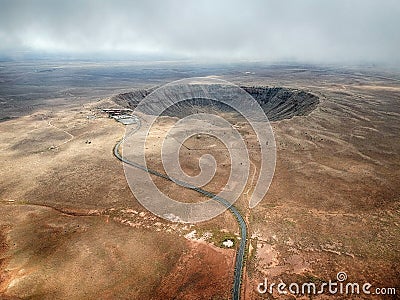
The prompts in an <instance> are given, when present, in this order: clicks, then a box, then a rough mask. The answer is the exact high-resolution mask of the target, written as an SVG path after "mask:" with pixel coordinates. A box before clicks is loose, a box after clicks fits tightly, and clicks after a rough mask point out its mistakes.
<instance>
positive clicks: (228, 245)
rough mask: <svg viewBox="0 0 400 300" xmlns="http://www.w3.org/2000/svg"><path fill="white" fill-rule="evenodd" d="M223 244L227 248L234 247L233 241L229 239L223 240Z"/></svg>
mask: <svg viewBox="0 0 400 300" xmlns="http://www.w3.org/2000/svg"><path fill="white" fill-rule="evenodd" d="M222 245H224V246H225V247H226V248H232V247H233V241H232V240H230V239H228V240H225V241H223V242H222Z"/></svg>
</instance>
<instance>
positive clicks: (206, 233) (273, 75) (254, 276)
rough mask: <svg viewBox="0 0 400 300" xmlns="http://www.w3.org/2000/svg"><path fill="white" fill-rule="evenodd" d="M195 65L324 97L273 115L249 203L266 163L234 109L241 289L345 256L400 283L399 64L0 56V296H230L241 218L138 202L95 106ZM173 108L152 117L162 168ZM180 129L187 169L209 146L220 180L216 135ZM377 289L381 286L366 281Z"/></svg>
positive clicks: (354, 276) (390, 283) (154, 162)
mask: <svg viewBox="0 0 400 300" xmlns="http://www.w3.org/2000/svg"><path fill="white" fill-rule="evenodd" d="M192 76H215V77H217V78H221V79H225V80H228V81H230V82H233V83H236V84H238V85H241V86H247V87H250V86H268V87H285V88H290V89H298V90H302V91H306V92H309V93H312V94H313V95H316V96H317V97H319V104H318V105H317V106H316V107H315V108H314V109H313V110H312V111H310V112H308V113H307V114H306V115H302V116H294V117H292V118H290V119H283V120H279V121H272V122H271V124H272V128H273V130H274V135H275V140H276V145H277V161H276V169H275V175H274V178H273V181H272V184H271V186H270V189H269V191H268V193H267V195H266V196H265V197H264V199H263V200H262V201H261V203H260V204H259V205H258V206H257V207H255V208H254V209H249V208H248V207H247V201H248V197H249V192H251V189H252V187H253V184H254V182H253V179H254V177H256V176H255V175H256V174H257V172H258V168H259V154H258V153H257V144H256V141H255V139H254V138H253V133H252V131H251V130H250V128H249V127H248V125H247V124H246V123H244V122H241V120H237V122H236V126H237V127H238V130H239V131H240V132H241V133H242V134H243V136H245V137H246V139H247V141H248V146H249V149H250V154H251V155H250V158H251V170H250V171H251V174H254V176H251V177H250V178H249V180H248V182H247V187H246V189H245V193H243V195H242V196H241V197H240V199H239V200H238V202H237V204H236V205H237V206H238V208H239V209H240V211H241V212H242V214H243V215H244V216H245V218H246V222H247V225H248V229H249V240H248V250H247V252H246V258H247V259H246V265H245V270H244V274H245V275H244V278H243V288H242V297H243V298H244V299H273V298H279V299H281V298H282V299H283V298H285V297H283V296H281V295H277V294H276V293H275V294H272V295H268V294H267V295H260V294H259V293H258V292H257V285H258V283H260V282H262V281H263V280H264V278H268V279H269V280H271V281H274V282H277V283H279V282H280V281H284V282H298V283H302V282H310V281H311V282H315V283H322V282H327V281H328V280H330V279H331V280H334V279H336V274H337V273H338V272H346V273H347V275H348V277H349V280H351V281H352V282H360V283H363V282H369V283H371V284H372V285H373V286H376V287H395V288H397V290H398V288H399V286H400V282H399V278H400V274H399V273H400V266H399V261H400V253H399V251H400V245H399V241H400V206H399V203H400V196H399V195H400V193H399V191H400V159H399V154H400V135H399V132H400V105H399V95H400V75H399V73H398V72H396V71H388V70H379V71H378V70H375V69H374V68H372V67H370V68H366V67H363V68H361V67H360V68H340V69H338V68H335V67H316V66H296V65H294V66H287V65H275V66H267V65H266V66H263V65H256V64H254V65H253V64H247V65H246V64H238V65H231V66H228V67H227V66H198V65H180V64H173V65H168V64H162V63H160V64H157V65H151V64H148V65H137V64H132V65H129V64H122V63H120V64H119V65H117V66H115V65H99V64H95V63H93V64H86V65H83V66H78V65H74V64H71V65H62V66H61V65H60V64H58V63H54V64H52V65H46V66H43V65H41V64H38V65H34V64H32V65H30V64H28V65H20V66H14V65H12V64H11V63H4V64H2V68H1V72H0V79H1V82H0V88H1V90H0V97H1V99H0V101H1V106H2V109H1V118H2V121H1V123H0V147H1V152H0V157H1V162H2V166H1V168H0V200H1V203H0V207H1V210H0V230H1V231H0V297H1V298H2V299H116V298H118V299H229V298H230V297H231V288H232V282H233V268H234V260H235V249H227V248H225V247H223V246H222V242H223V241H224V240H225V239H226V238H230V239H232V240H237V238H238V236H239V228H238V226H237V223H236V221H235V219H234V218H233V217H232V216H231V215H230V214H229V212H225V213H224V214H222V215H220V216H219V217H217V218H215V219H213V220H211V221H207V222H204V223H199V224H180V223H172V222H168V221H166V220H164V219H161V218H158V217H156V216H154V215H152V214H151V213H150V212H148V211H147V210H145V209H144V208H143V207H142V206H141V205H140V203H139V202H138V201H137V200H136V199H135V198H134V196H133V195H132V193H131V191H130V189H129V186H128V184H127V182H126V179H125V175H124V170H123V167H122V164H121V162H120V161H118V160H117V159H116V158H115V157H114V156H113V152H112V150H113V147H114V145H115V143H116V142H117V141H118V140H120V139H121V138H122V136H123V135H124V133H125V128H124V125H122V124H120V123H118V122H116V121H115V120H113V119H110V118H108V116H107V115H106V114H104V113H102V109H103V108H116V107H119V104H120V103H116V102H115V101H114V99H115V98H113V96H115V95H118V94H120V93H126V92H129V91H132V90H135V89H146V88H152V87H154V86H160V85H162V84H163V83H167V82H170V81H173V80H176V79H180V78H185V77H192ZM227 118H228V119H229V118H230V116H227ZM174 121H176V118H173V117H162V118H160V119H159V122H157V124H156V126H155V127H154V131H152V133H153V135H152V136H150V138H149V144H148V163H149V166H151V167H152V168H154V169H157V170H159V171H162V166H161V165H160V160H159V149H160V144H159V143H160V142H159V140H162V139H160V137H162V135H163V132H164V133H165V131H166V129H167V128H168V127H169V126H170V125H171V124H172V123H173V122H174ZM233 122H235V120H234V121H233ZM187 143H188V144H187V146H188V147H187V148H186V149H187V150H185V151H182V152H181V163H182V167H183V169H184V170H185V171H187V173H188V174H191V175H194V174H196V173H197V172H198V171H199V170H198V165H197V162H198V161H197V158H198V157H199V156H200V155H201V154H203V153H205V152H207V153H211V154H213V155H214V156H215V158H216V160H217V162H218V169H217V173H216V176H215V178H214V179H213V181H212V182H210V183H209V185H208V186H207V189H209V190H210V191H214V192H217V191H218V190H219V189H220V188H221V186H223V184H224V183H225V178H226V175H227V174H228V173H227V172H229V168H228V167H229V160H227V158H226V155H225V154H224V152H223V151H221V147H214V148H213V147H208V146H209V145H216V144H217V145H218V141H215V140H214V139H213V138H211V137H207V136H200V137H196V138H193V139H191V140H188V141H187ZM193 145H194V147H192V146H193ZM252 146H254V147H252ZM200 148H201V149H200ZM215 148H217V149H218V150H215ZM252 148H253V149H254V150H251V149H252ZM191 149H194V150H191ZM213 149H214V150H213ZM154 180H155V182H156V184H157V185H158V186H159V187H160V189H161V190H163V191H164V192H165V193H166V194H169V195H178V196H179V197H178V198H177V199H178V200H182V201H184V200H185V199H192V200H193V201H197V200H201V198H200V197H199V196H198V195H196V193H194V192H193V191H190V190H185V189H184V188H182V187H179V186H177V185H174V184H172V183H169V182H165V181H163V180H162V179H158V178H154ZM234 248H235V247H234ZM324 297H327V296H326V295H319V296H315V297H313V298H315V299H324ZM341 297H342V298H343V296H339V295H337V296H336V298H341ZM374 297H376V299H381V298H382V296H369V298H371V299H374ZM391 297H392V298H393V299H394V298H395V296H391ZM286 298H287V299H292V298H293V297H292V298H290V296H286ZM298 298H300V299H301V298H304V299H308V298H309V297H308V296H303V297H301V296H300V297H298ZM330 298H335V296H331V297H330ZM387 298H388V299H390V296H387Z"/></svg>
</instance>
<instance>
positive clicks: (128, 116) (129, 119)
mask: <svg viewBox="0 0 400 300" xmlns="http://www.w3.org/2000/svg"><path fill="white" fill-rule="evenodd" d="M103 112H105V113H108V117H109V118H113V119H114V120H116V121H118V122H120V123H122V124H124V125H131V124H135V123H137V121H138V118H137V117H136V116H134V115H132V112H133V111H132V109H129V108H109V109H103Z"/></svg>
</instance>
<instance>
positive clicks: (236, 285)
mask: <svg viewBox="0 0 400 300" xmlns="http://www.w3.org/2000/svg"><path fill="white" fill-rule="evenodd" d="M140 126H141V122H140V119H139V118H138V119H137V127H136V128H135V129H134V130H132V131H131V132H130V133H129V136H130V135H132V134H134V133H135V132H136V131H138V130H139V128H140ZM123 141H124V139H122V140H120V141H119V142H118V143H117V144H116V145H115V146H114V155H115V157H117V158H118V159H119V160H120V161H122V162H124V163H126V164H128V165H131V166H133V167H135V168H139V169H141V170H143V171H146V172H148V173H150V174H153V175H156V176H159V177H162V178H164V179H166V180H169V181H172V182H175V183H176V182H178V183H179V184H181V185H182V186H184V187H185V188H188V189H191V190H194V191H196V192H198V193H200V194H202V195H204V196H207V197H209V198H211V199H213V200H215V201H218V202H219V203H221V204H222V205H224V206H225V207H226V208H227V209H228V210H229V211H230V212H231V213H232V214H233V215H234V216H235V218H236V220H237V221H238V223H239V227H240V235H241V238H240V244H239V249H238V251H237V252H236V261H235V272H234V282H233V288H232V299H233V300H239V299H240V286H241V283H242V275H243V265H244V254H245V250H246V241H247V226H246V222H245V221H244V219H243V217H242V215H241V214H240V212H239V211H238V210H237V208H236V207H235V206H233V205H232V204H231V203H229V202H228V201H227V200H225V199H224V198H221V197H219V196H217V195H215V194H213V193H211V192H208V191H206V190H204V189H202V188H198V187H195V186H193V185H190V184H188V183H185V182H182V181H180V180H176V179H174V178H172V177H169V176H167V175H165V174H162V173H159V172H157V171H155V170H151V169H149V168H147V167H145V166H142V165H139V164H137V163H134V162H131V161H129V160H127V159H125V158H123V157H122V156H121V154H120V153H119V147H120V146H121V144H122V143H123Z"/></svg>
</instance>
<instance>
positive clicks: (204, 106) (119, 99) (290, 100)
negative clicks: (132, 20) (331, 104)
mask: <svg viewBox="0 0 400 300" xmlns="http://www.w3.org/2000/svg"><path fill="white" fill-rule="evenodd" d="M241 88H242V89H244V90H245V91H246V92H247V93H249V94H250V95H251V96H252V97H253V98H254V99H255V100H256V101H257V102H258V103H259V105H260V106H261V108H262V109H263V110H264V112H265V114H266V115H267V117H268V119H269V120H270V121H279V120H283V119H290V118H292V117H294V116H305V115H308V114H309V113H310V112H311V111H313V110H314V109H315V108H316V107H317V106H318V104H319V98H318V97H317V96H316V95H314V94H312V93H309V92H306V91H302V90H298V89H290V88H285V87H263V86H257V87H243V86H242V87H241ZM152 91H154V89H148V90H143V89H141V90H134V91H132V92H128V93H123V94H119V95H116V96H114V97H113V100H114V101H115V102H116V103H117V104H119V105H122V106H124V107H128V108H131V109H134V108H136V106H137V105H138V103H139V102H140V101H141V100H143V99H144V98H145V97H146V96H147V95H149V94H150V93H151V92H152ZM232 111H233V109H232V108H231V107H230V106H228V105H226V104H224V103H222V102H217V101H214V100H210V99H191V100H185V101H181V102H179V103H177V104H174V105H172V106H170V107H168V108H166V109H165V111H164V112H163V115H166V116H171V117H178V118H182V117H185V116H187V115H190V114H193V113H201V112H204V113H218V112H232Z"/></svg>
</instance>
